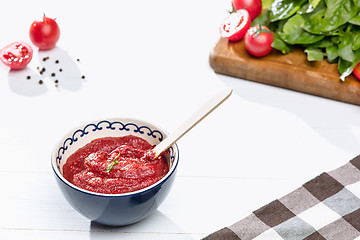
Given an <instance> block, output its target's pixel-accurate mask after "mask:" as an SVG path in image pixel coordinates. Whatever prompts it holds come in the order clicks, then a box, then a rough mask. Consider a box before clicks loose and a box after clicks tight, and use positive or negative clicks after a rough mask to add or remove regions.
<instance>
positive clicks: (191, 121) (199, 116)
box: [153, 88, 232, 158]
mask: <svg viewBox="0 0 360 240" xmlns="http://www.w3.org/2000/svg"><path fill="white" fill-rule="evenodd" d="M231 93H232V89H231V88H226V89H225V90H222V91H220V92H219V93H217V94H216V95H215V96H213V97H212V98H211V99H210V100H208V102H206V103H205V104H204V105H203V106H202V107H201V108H200V109H198V110H197V111H196V112H195V113H194V114H193V115H192V116H191V117H190V118H188V119H187V120H186V121H185V122H184V123H183V124H182V125H181V126H180V127H178V128H177V129H176V130H175V131H174V132H173V133H172V134H170V135H169V136H168V137H167V138H165V139H164V140H163V141H162V142H160V143H159V144H158V145H157V146H156V147H155V148H154V149H153V153H154V154H155V157H154V158H157V157H158V156H159V155H160V154H161V153H163V152H164V151H165V150H167V149H168V148H169V147H170V146H171V145H173V144H174V143H175V142H176V141H177V140H178V139H179V138H181V137H182V136H184V134H185V133H187V132H188V131H189V130H190V129H192V128H193V127H194V126H195V125H196V124H198V123H199V122H200V121H201V120H203V119H204V118H205V117H206V116H207V115H209V113H211V112H212V111H213V110H214V109H215V108H217V107H218V106H219V105H220V104H222V103H223V102H224V101H225V100H226V99H227V98H228V97H229V96H230V95H231Z"/></svg>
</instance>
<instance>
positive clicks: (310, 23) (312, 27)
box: [302, 1, 326, 34]
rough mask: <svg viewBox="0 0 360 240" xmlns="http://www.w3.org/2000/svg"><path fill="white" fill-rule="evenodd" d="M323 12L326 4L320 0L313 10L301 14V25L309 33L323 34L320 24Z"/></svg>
mask: <svg viewBox="0 0 360 240" xmlns="http://www.w3.org/2000/svg"><path fill="white" fill-rule="evenodd" d="M325 13H326V6H325V3H324V1H321V2H320V4H318V6H317V7H316V9H314V11H312V12H311V13H308V14H303V15H302V16H303V18H304V20H305V22H304V23H303V25H302V27H303V28H304V29H305V30H306V31H308V32H310V33H314V34H324V32H323V27H322V24H323V18H324V16H325Z"/></svg>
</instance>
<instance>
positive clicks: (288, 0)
mask: <svg viewBox="0 0 360 240" xmlns="http://www.w3.org/2000/svg"><path fill="white" fill-rule="evenodd" d="M305 2H307V0H297V1H294V0H274V2H273V3H272V4H271V7H270V19H271V21H272V22H275V21H278V20H281V19H287V18H289V17H291V16H292V15H294V14H295V13H296V12H297V11H298V10H299V9H300V8H301V6H302V5H303V4H304V3H305Z"/></svg>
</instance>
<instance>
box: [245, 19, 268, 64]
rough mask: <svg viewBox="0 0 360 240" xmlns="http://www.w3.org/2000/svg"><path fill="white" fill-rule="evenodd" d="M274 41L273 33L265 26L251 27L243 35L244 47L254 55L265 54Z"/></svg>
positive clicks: (260, 55) (261, 55)
mask: <svg viewBox="0 0 360 240" xmlns="http://www.w3.org/2000/svg"><path fill="white" fill-rule="evenodd" d="M273 41H274V36H273V33H272V32H271V31H270V30H269V29H268V28H267V27H265V26H259V25H257V26H254V27H251V28H250V29H249V30H248V31H247V33H246V35H245V47H246V49H247V50H248V52H249V53H250V54H251V55H253V56H256V57H263V56H265V55H267V54H268V53H269V52H270V51H271V49H272V47H271V44H272V42H273Z"/></svg>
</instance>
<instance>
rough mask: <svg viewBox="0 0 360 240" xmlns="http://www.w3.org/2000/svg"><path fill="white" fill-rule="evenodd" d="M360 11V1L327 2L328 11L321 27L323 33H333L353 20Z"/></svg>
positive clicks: (339, 0)
mask: <svg viewBox="0 0 360 240" xmlns="http://www.w3.org/2000/svg"><path fill="white" fill-rule="evenodd" d="M359 9H360V1H358V0H357V1H355V2H354V1H353V0H327V9H326V14H325V16H324V19H323V20H322V23H321V26H322V31H323V32H329V31H332V30H334V29H336V28H338V27H339V26H341V25H343V24H345V23H347V22H348V21H349V20H350V19H352V18H353V17H354V16H355V15H356V14H357V13H358V11H359Z"/></svg>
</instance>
